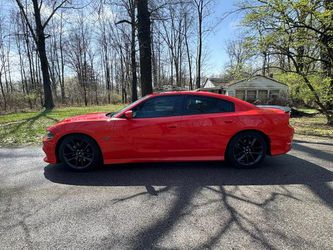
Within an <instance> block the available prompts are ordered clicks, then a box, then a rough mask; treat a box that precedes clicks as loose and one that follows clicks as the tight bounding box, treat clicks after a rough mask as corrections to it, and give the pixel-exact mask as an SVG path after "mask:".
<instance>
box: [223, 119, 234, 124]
mask: <svg viewBox="0 0 333 250" xmlns="http://www.w3.org/2000/svg"><path fill="white" fill-rule="evenodd" d="M224 123H228V124H229V123H232V120H226V121H224Z"/></svg>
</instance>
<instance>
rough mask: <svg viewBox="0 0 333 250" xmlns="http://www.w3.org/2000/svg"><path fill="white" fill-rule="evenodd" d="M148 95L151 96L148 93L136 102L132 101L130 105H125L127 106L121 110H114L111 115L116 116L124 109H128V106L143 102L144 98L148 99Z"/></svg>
mask: <svg viewBox="0 0 333 250" xmlns="http://www.w3.org/2000/svg"><path fill="white" fill-rule="evenodd" d="M148 97H149V95H148V96H144V97H141V98H140V99H138V100H136V101H135V102H133V103H131V104H130V105H127V106H125V107H124V108H122V109H121V110H118V111H116V112H112V113H109V114H111V117H115V116H116V115H118V114H120V113H121V112H123V111H124V110H126V109H128V108H130V107H133V106H135V105H136V104H137V103H138V102H141V101H142V100H144V99H146V98H148Z"/></svg>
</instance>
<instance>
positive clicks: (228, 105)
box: [184, 95, 235, 115]
mask: <svg viewBox="0 0 333 250" xmlns="http://www.w3.org/2000/svg"><path fill="white" fill-rule="evenodd" d="M234 111H235V104H234V103H233V102H229V101H226V100H222V99H218V98H213V97H206V96H194V95H193V96H188V97H187V98H186V102H185V112H184V113H185V115H195V114H211V113H225V112H234Z"/></svg>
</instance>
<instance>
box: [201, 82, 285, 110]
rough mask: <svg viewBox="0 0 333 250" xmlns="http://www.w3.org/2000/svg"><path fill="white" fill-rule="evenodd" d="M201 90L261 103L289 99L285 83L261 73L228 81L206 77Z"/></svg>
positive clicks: (276, 102)
mask: <svg viewBox="0 0 333 250" xmlns="http://www.w3.org/2000/svg"><path fill="white" fill-rule="evenodd" d="M201 90H204V91H211V92H216V93H220V94H225V95H228V96H234V97H237V98H239V99H242V100H245V101H248V102H256V103H262V104H266V103H269V104H281V103H285V102H288V99H289V98H288V97H289V91H288V86H287V85H286V84H284V83H282V82H279V81H277V80H275V79H273V78H271V77H267V76H261V75H257V76H254V77H251V78H248V79H243V80H239V81H234V82H230V83H225V82H223V81H222V79H220V78H208V79H207V80H206V81H205V83H204V84H203V88H201Z"/></svg>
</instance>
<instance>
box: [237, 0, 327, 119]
mask: <svg viewBox="0 0 333 250" xmlns="http://www.w3.org/2000/svg"><path fill="white" fill-rule="evenodd" d="M330 7H332V3H327V6H326V8H323V2H322V1H311V0H307V1H297V2H291V1H288V0H279V1H276V0H257V3H254V4H251V5H247V4H246V5H245V7H244V9H246V10H247V13H246V16H245V19H244V25H245V26H246V27H248V28H249V30H250V34H249V37H250V38H252V40H253V41H256V40H255V39H253V38H254V37H256V36H257V35H258V33H260V39H259V40H257V41H258V42H257V43H256V42H255V43H254V44H253V49H257V51H262V49H263V48H264V50H265V51H267V52H269V55H270V56H271V57H275V58H278V57H279V58H281V56H282V57H285V58H287V59H288V60H290V62H291V67H285V68H281V67H280V65H281V64H277V63H276V64H272V63H271V64H270V65H269V66H267V67H269V68H275V69H279V70H282V71H283V72H287V73H294V74H297V75H298V76H300V77H301V79H302V82H303V86H304V87H306V88H308V90H309V91H310V93H311V94H312V97H313V100H314V102H315V103H316V105H317V108H318V110H320V112H322V113H323V114H324V115H325V116H326V118H327V123H328V124H333V114H332V111H331V110H329V107H331V105H332V102H333V100H332V96H330V94H329V93H332V88H333V83H332V85H331V86H330V87H329V88H328V89H327V92H326V95H320V94H319V91H318V89H316V87H315V83H314V82H313V81H312V79H314V78H313V76H315V75H322V76H327V77H328V78H329V79H330V81H331V82H332V81H333V80H332V74H330V73H329V71H328V68H330V67H326V68H327V69H326V70H325V71H324V72H323V71H321V70H320V69H319V67H318V65H320V64H322V63H324V64H325V65H331V64H330V62H332V58H333V54H331V52H332V48H333V44H332V40H331V39H332V37H331V36H332V32H333V29H332V17H333V13H332V11H331V10H330ZM323 54H324V55H326V56H323ZM327 58H328V59H327Z"/></svg>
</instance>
